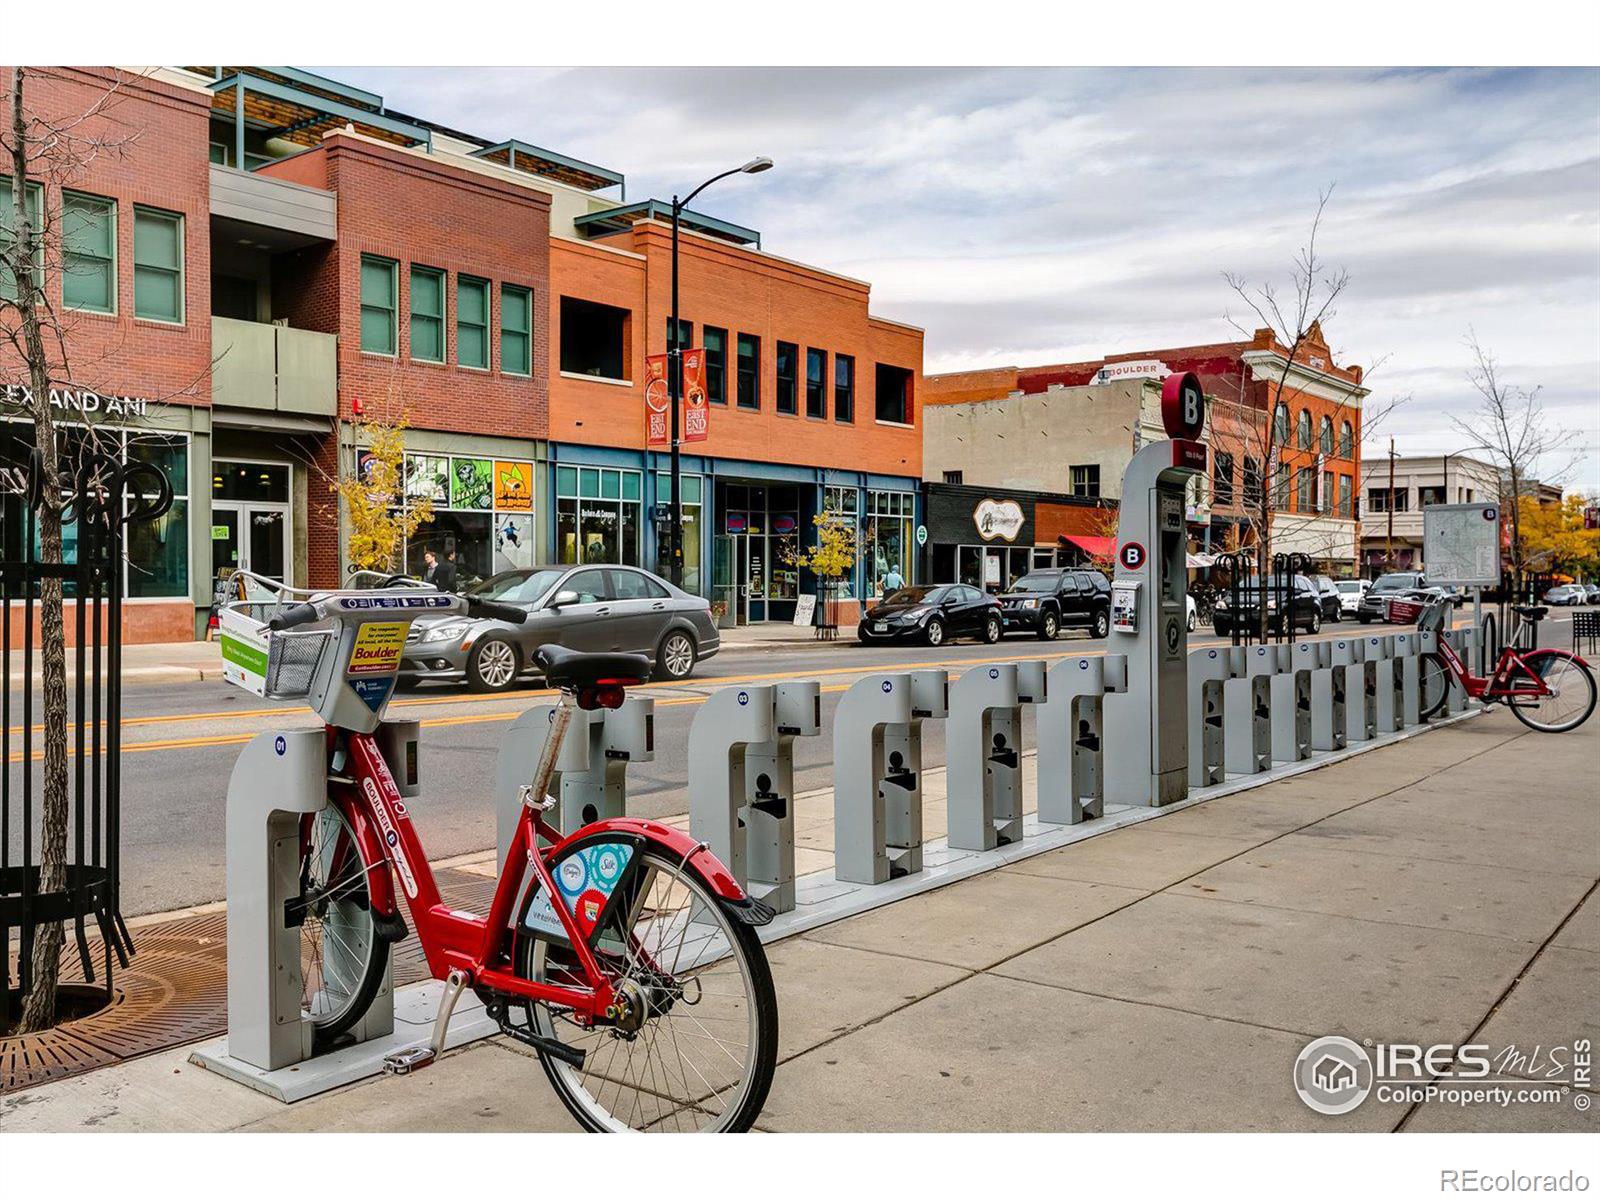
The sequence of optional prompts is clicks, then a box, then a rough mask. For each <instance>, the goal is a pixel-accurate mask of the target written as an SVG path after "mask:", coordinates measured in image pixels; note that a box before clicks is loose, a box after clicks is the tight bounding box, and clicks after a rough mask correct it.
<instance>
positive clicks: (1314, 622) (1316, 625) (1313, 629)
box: [1306, 612, 1322, 633]
mask: <svg viewBox="0 0 1600 1200" xmlns="http://www.w3.org/2000/svg"><path fill="white" fill-rule="evenodd" d="M1321 630H1322V614H1321V613H1320V612H1313V613H1312V614H1311V620H1310V621H1308V622H1307V623H1306V632H1307V633H1320V632H1321Z"/></svg>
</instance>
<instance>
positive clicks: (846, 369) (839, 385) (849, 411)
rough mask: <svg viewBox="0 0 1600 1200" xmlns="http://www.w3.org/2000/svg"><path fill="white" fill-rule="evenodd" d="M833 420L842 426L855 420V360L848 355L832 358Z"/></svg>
mask: <svg viewBox="0 0 1600 1200" xmlns="http://www.w3.org/2000/svg"><path fill="white" fill-rule="evenodd" d="M833 419H834V420H835V421H838V422H840V423H841V424H844V425H848V424H850V423H851V422H853V421H854V420H855V419H856V360H855V358H854V357H853V356H851V355H849V354H835V355H834V356H833Z"/></svg>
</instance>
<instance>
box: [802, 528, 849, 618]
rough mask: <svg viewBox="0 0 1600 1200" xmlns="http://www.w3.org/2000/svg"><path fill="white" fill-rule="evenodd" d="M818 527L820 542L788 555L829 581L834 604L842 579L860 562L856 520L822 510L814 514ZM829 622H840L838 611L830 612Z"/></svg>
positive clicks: (814, 573) (829, 597) (828, 590)
mask: <svg viewBox="0 0 1600 1200" xmlns="http://www.w3.org/2000/svg"><path fill="white" fill-rule="evenodd" d="M811 523H812V524H813V525H815V526H816V527H817V544H816V545H815V546H812V547H811V549H809V550H795V551H793V552H792V553H790V554H789V555H788V556H787V558H788V561H789V562H790V564H791V565H793V566H796V567H804V568H805V569H806V570H808V571H810V572H811V573H812V574H813V575H815V576H816V577H817V578H819V579H821V580H822V581H823V582H824V583H825V584H827V585H829V586H828V587H827V589H826V592H825V594H826V596H827V598H828V603H829V604H830V605H835V604H837V603H838V594H839V589H838V586H837V585H838V583H839V582H840V581H841V580H843V579H845V578H846V577H848V576H849V574H850V572H851V571H853V570H855V566H856V555H857V547H856V527H855V524H854V522H852V521H849V520H846V519H845V518H843V517H840V516H838V515H837V514H835V513H830V512H822V513H818V514H817V515H816V516H814V517H812V518H811ZM828 623H829V625H836V624H838V618H837V614H835V613H832V612H830V613H829V614H828Z"/></svg>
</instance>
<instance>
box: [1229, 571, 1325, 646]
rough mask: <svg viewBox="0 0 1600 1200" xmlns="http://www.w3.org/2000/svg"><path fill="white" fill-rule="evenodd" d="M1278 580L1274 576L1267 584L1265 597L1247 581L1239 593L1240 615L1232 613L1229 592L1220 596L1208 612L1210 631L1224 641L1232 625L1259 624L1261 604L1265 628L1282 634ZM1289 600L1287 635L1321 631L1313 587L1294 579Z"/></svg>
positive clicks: (1256, 584)
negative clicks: (1265, 623) (1223, 638)
mask: <svg viewBox="0 0 1600 1200" xmlns="http://www.w3.org/2000/svg"><path fill="white" fill-rule="evenodd" d="M1280 579H1281V577H1279V576H1274V577H1272V578H1271V579H1269V580H1268V581H1267V588H1266V595H1265V597H1263V596H1262V594H1261V587H1260V584H1259V582H1258V581H1257V580H1255V579H1251V580H1249V581H1248V582H1247V583H1246V585H1245V586H1244V587H1243V588H1241V589H1240V592H1239V596H1240V600H1241V608H1242V610H1243V611H1242V612H1241V613H1235V612H1234V610H1233V592H1232V591H1231V590H1229V591H1226V592H1223V593H1222V598H1221V599H1220V600H1218V601H1217V606H1216V608H1214V609H1213V610H1212V612H1211V628H1213V629H1214V630H1216V632H1217V634H1218V636H1219V637H1226V636H1228V635H1229V634H1231V633H1232V632H1233V630H1234V626H1235V625H1239V624H1241V623H1243V624H1245V625H1247V626H1248V625H1254V624H1255V622H1256V621H1257V620H1259V617H1258V614H1259V612H1260V611H1261V605H1262V603H1263V602H1264V603H1265V604H1266V606H1267V628H1268V629H1270V630H1271V631H1273V632H1274V633H1278V632H1282V630H1283V616H1284V615H1283V614H1282V613H1280V612H1279V611H1278V597H1279V595H1280V594H1281V592H1282V588H1283V585H1282V583H1281V582H1280ZM1290 597H1291V598H1290V602H1289V609H1290V611H1289V627H1290V631H1291V632H1292V631H1294V630H1297V629H1304V630H1305V631H1306V632H1307V633H1316V632H1317V631H1318V630H1319V629H1321V628H1322V600H1321V598H1320V597H1319V596H1318V594H1317V585H1316V584H1314V583H1312V582H1311V580H1309V579H1307V578H1306V577H1305V576H1304V575H1296V576H1294V579H1293V586H1292V587H1291V588H1290Z"/></svg>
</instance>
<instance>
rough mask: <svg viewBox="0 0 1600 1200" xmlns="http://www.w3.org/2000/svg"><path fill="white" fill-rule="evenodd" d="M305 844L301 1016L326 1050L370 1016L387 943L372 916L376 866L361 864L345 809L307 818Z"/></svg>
mask: <svg viewBox="0 0 1600 1200" xmlns="http://www.w3.org/2000/svg"><path fill="white" fill-rule="evenodd" d="M301 839H302V844H301V857H300V895H301V897H302V898H303V899H304V900H305V901H306V908H305V913H304V917H303V920H302V923H301V925H300V974H301V978H302V980H303V985H302V986H303V991H302V993H301V998H300V1010H301V1012H302V1013H304V1014H305V1016H306V1017H308V1018H309V1019H310V1021H311V1023H312V1025H313V1026H314V1031H313V1034H312V1037H313V1040H314V1044H315V1045H316V1047H317V1048H318V1049H323V1048H326V1047H327V1046H329V1045H331V1044H332V1043H333V1041H334V1040H335V1039H336V1038H338V1037H339V1036H340V1035H341V1034H343V1033H345V1032H346V1031H347V1030H349V1029H350V1027H351V1026H352V1025H354V1024H355V1023H356V1022H357V1021H359V1020H360V1019H361V1018H362V1016H364V1015H365V1014H366V1011H367V1009H368V1007H370V1006H371V1004H372V998H373V997H374V996H376V995H377V994H378V988H379V987H380V986H381V985H382V983H383V973H384V969H385V968H386V967H387V966H388V964H389V944H388V943H387V942H386V941H384V940H383V939H382V938H381V937H379V936H378V931H377V926H376V924H375V922H374V921H373V917H372V903H371V898H370V895H369V892H368V888H367V873H368V870H369V867H370V866H371V864H369V863H365V862H363V861H362V858H361V851H360V844H359V843H358V842H357V841H356V838H355V833H354V831H353V830H352V829H351V827H350V821H349V818H347V817H346V816H345V814H344V811H343V809H342V808H340V806H339V805H338V804H329V805H328V807H327V808H325V809H323V810H322V811H321V812H318V813H314V814H313V815H311V816H309V817H306V818H305V819H304V822H303V824H302V826H301Z"/></svg>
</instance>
